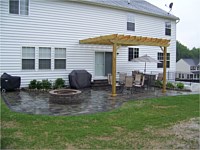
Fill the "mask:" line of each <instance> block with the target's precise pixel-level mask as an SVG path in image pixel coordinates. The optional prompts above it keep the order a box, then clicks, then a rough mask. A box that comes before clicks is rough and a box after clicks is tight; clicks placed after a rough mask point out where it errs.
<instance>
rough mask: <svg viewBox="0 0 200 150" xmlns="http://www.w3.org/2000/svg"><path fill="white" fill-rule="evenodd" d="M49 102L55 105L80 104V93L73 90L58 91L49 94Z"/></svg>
mask: <svg viewBox="0 0 200 150" xmlns="http://www.w3.org/2000/svg"><path fill="white" fill-rule="evenodd" d="M49 94H50V96H49V102H51V103H56V104H78V103H81V102H82V99H81V98H80V94H81V91H79V90H74V89H58V90H52V91H50V92H49Z"/></svg>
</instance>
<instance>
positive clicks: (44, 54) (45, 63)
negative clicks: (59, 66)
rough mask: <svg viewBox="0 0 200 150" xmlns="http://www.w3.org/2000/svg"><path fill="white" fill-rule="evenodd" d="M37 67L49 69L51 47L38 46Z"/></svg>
mask: <svg viewBox="0 0 200 150" xmlns="http://www.w3.org/2000/svg"><path fill="white" fill-rule="evenodd" d="M39 69H51V48H49V47H39Z"/></svg>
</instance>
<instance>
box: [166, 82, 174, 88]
mask: <svg viewBox="0 0 200 150" xmlns="http://www.w3.org/2000/svg"><path fill="white" fill-rule="evenodd" d="M166 87H167V88H169V89H174V88H175V86H174V84H173V83H171V82H167V84H166Z"/></svg>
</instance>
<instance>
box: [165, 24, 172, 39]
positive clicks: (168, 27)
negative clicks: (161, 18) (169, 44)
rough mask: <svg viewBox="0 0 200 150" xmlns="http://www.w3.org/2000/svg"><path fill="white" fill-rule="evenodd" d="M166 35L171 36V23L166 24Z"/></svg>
mask: <svg viewBox="0 0 200 150" xmlns="http://www.w3.org/2000/svg"><path fill="white" fill-rule="evenodd" d="M165 35H169V36H171V22H165Z"/></svg>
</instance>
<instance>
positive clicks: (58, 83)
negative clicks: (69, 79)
mask: <svg viewBox="0 0 200 150" xmlns="http://www.w3.org/2000/svg"><path fill="white" fill-rule="evenodd" d="M64 86H65V80H63V79H62V78H58V79H56V80H55V83H54V88H55V89H60V88H62V87H64Z"/></svg>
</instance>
